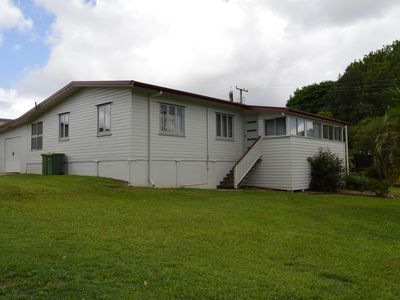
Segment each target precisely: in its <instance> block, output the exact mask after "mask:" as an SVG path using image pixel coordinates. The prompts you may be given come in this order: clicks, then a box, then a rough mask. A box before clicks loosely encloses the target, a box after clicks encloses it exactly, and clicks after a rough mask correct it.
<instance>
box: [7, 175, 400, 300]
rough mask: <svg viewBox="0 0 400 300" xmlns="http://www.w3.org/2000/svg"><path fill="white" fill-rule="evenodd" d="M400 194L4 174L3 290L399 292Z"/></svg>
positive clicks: (40, 293)
mask: <svg viewBox="0 0 400 300" xmlns="http://www.w3.org/2000/svg"><path fill="white" fill-rule="evenodd" d="M399 223H400V202H399V200H388V199H378V198H368V197H351V196H338V195H308V194H303V193H285V192H263V191H250V190H248V191H233V192H229V191H228V192H227V191H209V190H187V189H180V190H179V189H146V188H128V187H126V186H125V185H123V184H121V183H120V182H117V181H114V180H110V179H99V178H88V177H73V176H68V177H66V176H65V177H62V176H59V177H58V176H54V177H41V176H23V175H21V176H0V298H30V297H33V298H53V299H54V298H80V299H82V298H114V299H115V298H141V299H143V298H158V299H159V298H184V299H188V298H202V299H204V298H219V299H223V298H226V299H231V298H242V299H246V298H247V299H254V298H275V299H304V298H315V299H318V298H332V299H333V298H335V299H336V298H351V299H357V298H358V299H366V298H368V299H384V298H392V299H398V298H399V297H400V285H399V278H400V242H399V241H400V224H399Z"/></svg>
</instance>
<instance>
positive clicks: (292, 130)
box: [290, 117, 297, 135]
mask: <svg viewBox="0 0 400 300" xmlns="http://www.w3.org/2000/svg"><path fill="white" fill-rule="evenodd" d="M290 134H291V135H296V134H297V119H296V118H293V117H290Z"/></svg>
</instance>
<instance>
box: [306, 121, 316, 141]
mask: <svg viewBox="0 0 400 300" xmlns="http://www.w3.org/2000/svg"><path fill="white" fill-rule="evenodd" d="M306 125H307V136H309V137H314V136H315V135H314V122H312V121H308V120H307V121H306Z"/></svg>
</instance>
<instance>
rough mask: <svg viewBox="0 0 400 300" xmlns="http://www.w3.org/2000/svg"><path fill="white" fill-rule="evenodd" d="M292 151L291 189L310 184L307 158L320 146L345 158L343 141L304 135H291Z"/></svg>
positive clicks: (301, 187)
mask: <svg viewBox="0 0 400 300" xmlns="http://www.w3.org/2000/svg"><path fill="white" fill-rule="evenodd" d="M291 145H292V146H291V152H292V159H291V161H292V168H291V169H292V172H291V174H292V175H291V176H292V190H294V191H295V190H304V189H308V188H309V186H310V181H311V177H310V172H311V171H310V164H309V163H308V161H307V158H308V157H310V156H313V155H314V154H316V153H317V152H318V150H319V149H320V148H321V147H322V148H325V149H326V148H328V149H329V150H330V151H331V152H332V153H335V154H337V155H338V156H339V158H340V159H342V160H343V164H344V163H345V159H346V149H345V145H346V144H345V143H344V142H339V141H330V140H319V139H313V138H305V137H297V136H292V137H291Z"/></svg>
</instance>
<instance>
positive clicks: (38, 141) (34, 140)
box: [31, 122, 43, 150]
mask: <svg viewBox="0 0 400 300" xmlns="http://www.w3.org/2000/svg"><path fill="white" fill-rule="evenodd" d="M42 148H43V122H37V123H33V124H32V126H31V150H42Z"/></svg>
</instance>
